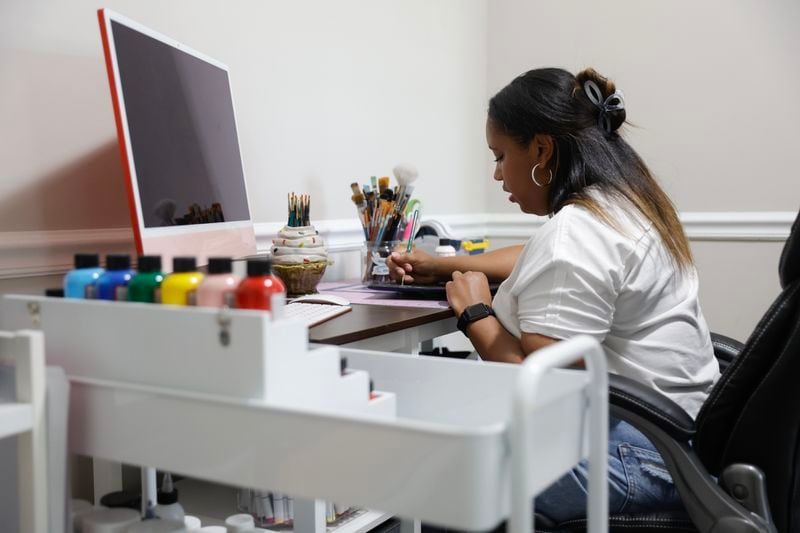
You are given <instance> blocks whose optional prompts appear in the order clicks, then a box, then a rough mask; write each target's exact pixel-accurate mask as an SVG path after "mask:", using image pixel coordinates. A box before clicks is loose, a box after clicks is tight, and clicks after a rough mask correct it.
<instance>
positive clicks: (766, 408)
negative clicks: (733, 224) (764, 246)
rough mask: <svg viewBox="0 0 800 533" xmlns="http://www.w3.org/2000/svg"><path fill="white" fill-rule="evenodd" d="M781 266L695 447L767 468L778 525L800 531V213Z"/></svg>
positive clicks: (706, 408) (715, 468)
mask: <svg viewBox="0 0 800 533" xmlns="http://www.w3.org/2000/svg"><path fill="white" fill-rule="evenodd" d="M779 270H780V281H781V286H782V288H783V291H782V292H781V294H780V295H779V296H778V298H777V299H776V300H775V302H774V303H773V304H772V306H771V307H770V309H769V310H768V311H767V313H766V314H765V315H764V317H763V318H762V319H761V321H760V322H759V324H758V326H757V327H756V329H755V331H754V332H753V334H752V335H751V336H750V338H749V339H748V341H747V343H746V344H745V346H744V348H743V349H742V351H741V353H740V354H739V356H738V357H736V359H734V360H733V361H732V363H731V364H730V365H729V366H728V368H727V369H726V370H725V372H724V373H723V375H722V377H721V378H720V380H719V382H718V383H717V384H716V386H715V387H714V389H713V391H712V392H711V395H710V396H709V398H708V400H707V401H706V402H705V404H704V405H703V408H702V409H701V411H700V413H699V414H698V416H697V420H696V429H697V433H696V435H695V438H694V449H695V451H696V452H697V454H698V456H699V457H700V459H701V460H702V462H703V464H704V465H705V466H706V468H707V469H708V470H709V472H710V473H711V474H713V475H719V474H720V472H721V470H722V469H723V468H724V467H725V466H727V465H730V464H733V463H747V464H751V465H755V466H757V467H759V468H761V469H762V470H763V471H764V474H765V475H766V481H767V495H768V498H769V504H770V509H771V511H772V517H773V520H774V521H775V525H776V527H777V529H778V531H780V532H786V533H800V216H798V218H797V219H796V220H795V222H794V225H793V226H792V232H791V234H790V237H789V239H788V241H787V242H786V245H785V247H784V249H783V253H782V255H781V261H780V269H779Z"/></svg>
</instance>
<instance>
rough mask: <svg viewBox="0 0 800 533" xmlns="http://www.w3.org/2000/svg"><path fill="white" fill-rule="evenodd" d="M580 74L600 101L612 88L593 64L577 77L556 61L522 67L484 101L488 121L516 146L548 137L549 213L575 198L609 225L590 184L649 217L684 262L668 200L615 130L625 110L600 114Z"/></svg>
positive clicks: (686, 256)
mask: <svg viewBox="0 0 800 533" xmlns="http://www.w3.org/2000/svg"><path fill="white" fill-rule="evenodd" d="M588 80H591V81H592V82H594V83H595V84H596V86H597V87H598V88H599V89H600V92H601V93H602V96H601V100H603V101H605V100H606V99H607V98H608V97H609V96H611V95H612V94H614V92H615V91H616V88H615V87H614V83H613V82H611V81H610V80H608V79H607V78H605V77H603V76H601V75H600V74H598V73H597V72H596V71H595V70H593V69H586V70H584V71H582V72H580V73H579V74H578V75H577V76H573V75H572V74H571V73H569V72H567V71H566V70H563V69H559V68H542V69H536V70H531V71H528V72H526V73H525V74H523V75H521V76H519V77H517V78H516V79H515V80H514V81H512V82H511V83H509V84H508V85H507V86H506V87H505V88H504V89H502V90H501V91H500V92H498V93H497V94H496V95H495V96H494V97H493V98H492V99H491V100H489V120H491V121H492V122H493V123H494V125H495V126H498V127H499V129H500V130H501V131H504V132H505V133H506V134H507V135H509V136H510V137H512V138H513V139H514V140H515V141H516V142H517V143H519V145H520V146H522V147H523V148H527V147H528V146H530V143H531V142H532V141H533V137H534V136H535V135H536V134H545V135H549V136H550V137H552V139H553V143H554V148H555V149H554V154H553V159H552V160H551V162H550V164H549V167H550V169H551V170H552V171H553V180H552V182H551V184H550V190H549V198H548V201H549V206H550V211H551V212H552V213H557V212H558V211H559V210H560V209H561V208H562V207H564V206H565V205H568V204H579V205H582V206H584V207H586V208H587V209H589V210H590V211H591V212H593V213H595V214H596V215H597V216H598V217H599V218H601V219H602V220H604V221H606V222H607V223H609V224H611V225H612V226H615V227H616V224H615V223H614V221H613V220H611V219H610V217H609V215H608V214H607V213H605V212H604V211H603V209H602V208H601V207H600V206H599V205H598V204H597V202H596V201H595V200H594V199H593V198H592V197H591V196H590V195H589V194H588V192H587V191H586V190H585V189H586V187H588V186H590V185H596V186H598V187H599V188H601V189H602V190H604V191H605V192H606V193H608V194H610V195H612V196H616V197H618V198H626V199H627V200H628V201H629V202H630V204H632V205H633V206H635V208H636V209H637V210H638V211H640V212H641V214H642V215H643V216H644V217H646V218H647V219H648V220H650V222H652V224H653V227H654V228H655V229H656V231H657V232H658V234H659V235H660V236H661V239H662V241H663V242H664V245H665V246H666V248H667V250H668V251H669V254H670V255H671V257H672V259H673V260H674V262H675V264H676V265H677V266H678V268H679V270H685V269H687V268H688V267H690V266H691V265H692V263H693V261H692V252H691V250H690V248H689V242H688V240H687V239H686V234H685V233H684V231H683V226H682V225H681V223H680V220H679V219H678V214H677V213H676V211H675V207H674V206H673V205H672V202H671V201H670V199H669V197H668V196H667V195H666V193H664V191H663V190H662V189H661V187H660V186H659V185H658V183H657V182H656V180H655V179H654V178H653V175H652V174H651V173H650V170H649V169H648V168H647V165H645V163H644V161H642V159H641V158H640V157H639V155H638V154H637V153H636V151H634V149H633V148H631V146H630V145H629V144H628V143H627V142H625V140H624V139H623V138H622V137H621V136H620V135H619V134H618V133H617V130H618V129H619V127H620V126H621V125H622V124H623V123H624V122H625V109H624V108H623V109H616V110H610V111H608V112H605V113H603V115H601V108H600V107H599V106H598V105H596V104H595V103H593V102H592V101H591V100H590V99H589V96H588V95H587V94H586V91H585V90H584V84H585V83H586V82H587V81H588Z"/></svg>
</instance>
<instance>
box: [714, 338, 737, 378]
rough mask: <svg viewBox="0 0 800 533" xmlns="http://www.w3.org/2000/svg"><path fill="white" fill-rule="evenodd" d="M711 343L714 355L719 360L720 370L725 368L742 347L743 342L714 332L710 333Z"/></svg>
mask: <svg viewBox="0 0 800 533" xmlns="http://www.w3.org/2000/svg"><path fill="white" fill-rule="evenodd" d="M711 344H712V345H713V346H714V355H715V356H716V358H717V361H719V366H720V370H725V369H726V368H727V367H728V365H729V364H731V363H732V362H733V360H734V359H736V357H737V356H738V355H739V353H740V352H741V351H742V349H743V348H744V344H742V343H741V342H739V341H737V340H736V339H732V338H730V337H726V336H725V335H720V334H719V333H714V332H712V333H711Z"/></svg>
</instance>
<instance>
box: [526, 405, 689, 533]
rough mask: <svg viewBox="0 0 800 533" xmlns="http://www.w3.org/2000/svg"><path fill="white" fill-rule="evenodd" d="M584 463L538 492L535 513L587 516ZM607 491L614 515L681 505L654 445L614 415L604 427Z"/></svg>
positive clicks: (559, 517)
mask: <svg viewBox="0 0 800 533" xmlns="http://www.w3.org/2000/svg"><path fill="white" fill-rule="evenodd" d="M588 466H589V465H588V463H587V462H586V461H582V462H580V463H579V464H578V465H577V466H576V467H575V468H573V469H572V470H571V471H570V472H568V473H567V474H565V475H564V476H563V477H561V478H560V479H558V480H557V481H556V482H555V483H553V484H552V485H551V486H550V487H548V488H547V489H546V490H545V491H544V492H542V493H540V494H539V495H538V496H537V497H536V500H535V504H534V511H535V512H536V513H537V514H540V515H543V516H544V517H546V518H549V519H550V520H552V521H553V522H555V523H561V522H565V521H567V520H572V519H575V518H584V517H586V495H587V486H588V479H589V468H588ZM608 489H609V490H608V494H609V497H608V510H609V513H610V514H612V515H615V514H639V513H647V512H654V511H675V510H680V509H683V504H682V503H681V500H680V497H679V496H678V491H677V489H676V488H675V485H674V484H673V482H672V477H671V476H670V475H669V472H667V468H666V466H665V465H664V460H663V459H662V458H661V455H660V454H659V453H658V451H656V448H655V446H653V444H652V443H651V442H650V441H649V440H648V439H647V437H645V436H644V435H643V434H642V433H641V432H640V431H639V430H638V429H636V428H635V427H633V426H632V425H630V424H628V423H627V422H624V421H622V420H620V419H618V418H614V417H611V418H610V420H609V428H608Z"/></svg>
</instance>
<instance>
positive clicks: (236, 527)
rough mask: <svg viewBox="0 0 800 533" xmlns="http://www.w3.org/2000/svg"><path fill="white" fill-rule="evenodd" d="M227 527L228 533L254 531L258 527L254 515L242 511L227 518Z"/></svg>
mask: <svg viewBox="0 0 800 533" xmlns="http://www.w3.org/2000/svg"><path fill="white" fill-rule="evenodd" d="M225 527H226V528H228V533H240V532H243V531H252V530H253V528H255V527H256V522H255V520H254V519H253V517H252V515H249V514H244V513H240V514H235V515H231V516H229V517H228V518H226V519H225Z"/></svg>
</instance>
